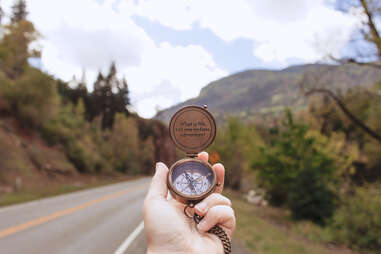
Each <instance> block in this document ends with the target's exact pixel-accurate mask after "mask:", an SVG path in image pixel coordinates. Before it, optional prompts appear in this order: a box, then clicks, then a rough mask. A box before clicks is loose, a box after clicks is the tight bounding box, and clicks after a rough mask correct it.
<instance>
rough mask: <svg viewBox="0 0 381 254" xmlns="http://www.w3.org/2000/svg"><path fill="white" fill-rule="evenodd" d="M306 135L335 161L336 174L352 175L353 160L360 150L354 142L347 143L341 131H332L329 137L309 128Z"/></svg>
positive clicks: (354, 170)
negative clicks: (313, 139)
mask: <svg viewBox="0 0 381 254" xmlns="http://www.w3.org/2000/svg"><path fill="white" fill-rule="evenodd" d="M307 136H309V137H313V138H315V140H316V148H317V149H318V150H319V151H320V152H323V153H325V154H327V155H328V156H329V157H331V158H332V159H333V160H334V161H335V167H336V169H337V174H338V175H340V176H345V175H348V174H349V175H352V174H354V173H355V172H356V169H355V167H354V166H353V162H355V161H357V160H358V159H359V158H360V151H359V148H358V146H357V145H356V144H355V143H348V142H347V141H346V138H345V135H344V133H342V132H332V133H331V134H330V137H327V136H325V135H323V134H321V133H320V132H319V131H317V130H315V129H310V130H309V131H308V133H307Z"/></svg>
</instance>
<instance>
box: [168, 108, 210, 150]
mask: <svg viewBox="0 0 381 254" xmlns="http://www.w3.org/2000/svg"><path fill="white" fill-rule="evenodd" d="M169 133H170V135H171V139H172V141H173V142H174V143H175V144H176V146H177V147H178V148H179V149H181V150H183V151H184V152H186V153H188V154H195V153H199V152H201V151H203V150H204V149H205V148H207V147H208V146H209V145H210V144H212V142H213V141H214V138H215V137H216V121H215V120H214V118H213V116H212V114H210V113H209V111H208V110H207V106H204V107H199V106H186V107H184V108H182V109H180V110H179V111H177V112H176V113H175V114H174V115H173V116H172V118H171V121H170V123H169Z"/></svg>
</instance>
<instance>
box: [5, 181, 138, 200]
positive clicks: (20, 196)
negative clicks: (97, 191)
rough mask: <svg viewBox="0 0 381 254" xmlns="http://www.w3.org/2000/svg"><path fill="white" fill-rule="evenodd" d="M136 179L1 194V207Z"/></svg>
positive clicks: (35, 188) (38, 188)
mask: <svg viewBox="0 0 381 254" xmlns="http://www.w3.org/2000/svg"><path fill="white" fill-rule="evenodd" d="M136 178H137V177H120V178H116V179H112V180H110V179H108V180H104V179H100V180H98V181H97V182H96V183H91V184H84V185H80V186H78V184H56V185H53V186H46V187H41V186H39V187H34V188H28V189H20V190H19V191H16V192H13V193H8V194H0V207H2V206H8V205H13V204H18V203H23V202H27V201H32V200H37V199H42V198H46V197H51V196H57V195H61V194H65V193H70V192H74V191H79V190H85V189H91V188H96V187H101V186H105V185H108V184H114V183H118V182H122V181H127V180H132V179H136Z"/></svg>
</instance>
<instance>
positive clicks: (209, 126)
mask: <svg viewBox="0 0 381 254" xmlns="http://www.w3.org/2000/svg"><path fill="white" fill-rule="evenodd" d="M169 132H170V134H171V138H172V140H173V142H174V143H175V144H176V145H177V147H178V148H180V149H181V150H183V151H184V152H186V153H187V156H188V158H185V159H182V160H179V161H177V162H176V163H175V164H173V165H172V166H171V168H170V170H169V175H168V188H169V190H170V191H171V195H172V196H173V197H174V198H175V199H176V200H178V201H179V202H181V203H184V204H187V205H189V206H190V207H193V206H194V205H195V204H196V203H198V202H200V201H201V200H203V199H204V198H206V197H207V196H208V195H209V194H211V193H213V192H214V190H215V188H216V185H217V179H216V174H215V172H214V170H213V169H212V166H211V165H210V164H209V163H208V162H205V161H202V160H200V159H197V158H196V157H197V154H198V153H199V152H201V151H203V150H204V149H205V148H207V147H208V146H209V145H210V144H211V143H212V142H213V140H214V138H215V136H216V122H215V120H214V118H213V116H212V115H211V114H210V113H209V112H208V111H207V108H206V106H204V107H198V106H187V107H184V108H182V109H180V110H179V111H177V112H176V113H175V114H174V115H173V117H172V119H171V122H170V123H169Z"/></svg>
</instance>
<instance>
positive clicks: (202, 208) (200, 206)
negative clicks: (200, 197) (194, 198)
mask: <svg viewBox="0 0 381 254" xmlns="http://www.w3.org/2000/svg"><path fill="white" fill-rule="evenodd" d="M196 209H197V210H198V211H200V212H203V213H204V212H206V209H207V207H206V204H205V203H200V204H197V205H196Z"/></svg>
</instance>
